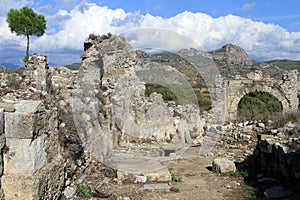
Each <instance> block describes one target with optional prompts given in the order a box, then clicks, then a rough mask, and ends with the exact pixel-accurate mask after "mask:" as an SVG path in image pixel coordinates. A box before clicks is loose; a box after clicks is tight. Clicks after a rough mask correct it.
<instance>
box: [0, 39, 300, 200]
mask: <svg viewBox="0 0 300 200" xmlns="http://www.w3.org/2000/svg"><path fill="white" fill-rule="evenodd" d="M230 47H231V46H228V47H227V48H230ZM191 51H194V50H191ZM239 52H240V53H241V54H242V53H243V52H242V51H239ZM194 53H195V52H194ZM213 54H214V56H215V57H217V58H219V57H220V56H221V55H219V53H218V52H217V51H216V52H213ZM181 55H182V56H183V57H184V56H186V57H185V58H186V59H187V60H189V59H192V57H193V56H194V55H197V54H193V53H191V52H187V51H183V52H182V54H181ZM188 56H190V57H188ZM191 56H192V57H191ZM81 58H82V64H81V67H80V69H79V70H70V69H68V68H65V67H49V66H48V63H47V56H45V55H38V54H34V55H32V56H31V57H30V58H29V61H28V63H27V64H26V66H25V69H24V72H22V74H20V75H17V74H16V75H15V77H14V79H15V80H16V81H18V87H15V88H14V89H13V90H10V88H9V87H10V86H9V85H8V84H7V82H8V81H7V79H8V75H7V74H5V72H2V74H1V80H0V81H1V102H0V147H1V149H2V157H1V159H0V161H1V162H0V169H1V172H2V176H1V190H0V191H1V199H4V198H5V199H60V198H61V197H62V196H63V195H64V197H66V198H72V197H73V196H74V195H75V189H74V188H75V187H76V184H77V183H82V182H83V180H82V179H83V178H82V174H83V173H85V172H86V171H88V170H90V167H91V166H94V165H97V163H101V165H102V164H103V165H105V166H106V167H107V169H109V170H111V171H110V173H111V174H113V175H111V177H113V178H115V179H116V180H117V184H119V185H120V184H122V182H126V181H127V182H133V183H148V182H169V181H171V178H172V177H171V174H170V172H169V170H168V168H167V166H166V163H169V162H173V161H174V160H176V159H178V158H180V156H181V155H182V154H183V153H184V152H185V150H186V149H187V148H188V147H190V146H200V145H201V146H202V147H203V148H202V150H204V151H203V152H202V154H201V152H200V154H201V155H202V156H203V155H205V156H207V155H210V154H212V153H211V152H210V151H206V150H207V149H210V148H213V147H214V146H215V145H216V144H217V143H218V139H219V137H220V136H221V135H222V134H224V135H226V134H225V132H226V131H227V130H229V129H228V125H226V126H223V125H224V124H223V123H224V122H225V120H228V121H230V120H234V119H236V112H237V105H238V102H239V101H240V99H241V98H242V97H243V96H244V95H246V94H247V93H249V92H251V91H265V92H269V93H271V94H272V95H274V96H275V97H277V98H278V100H280V101H281V103H282V105H283V112H284V113H289V112H292V111H295V110H297V108H298V99H297V95H296V94H297V89H296V86H295V85H296V84H297V72H296V71H292V72H287V73H285V74H284V75H283V78H282V80H280V81H275V80H273V79H271V78H266V77H263V76H262V75H261V74H260V73H259V72H255V73H250V74H249V76H248V77H247V78H243V79H235V80H227V79H224V78H223V77H221V76H219V75H216V76H215V77H214V79H213V80H214V81H215V82H214V83H213V84H211V85H209V87H210V88H209V89H211V94H212V95H214V98H212V100H213V101H214V102H213V108H212V110H211V113H209V114H207V115H208V116H210V118H213V119H211V120H210V121H209V120H206V119H203V116H201V113H200V110H199V108H198V106H197V104H195V103H194V102H195V101H194V100H193V98H194V97H193V95H192V96H190V97H189V98H187V99H182V104H176V103H175V102H166V101H164V100H163V98H162V95H161V94H158V93H152V94H151V95H150V96H146V95H145V89H146V86H145V84H146V83H147V82H152V83H159V84H162V85H165V86H169V88H170V89H171V90H172V91H173V92H174V93H175V94H179V93H180V92H181V91H182V89H184V91H189V89H190V88H189V87H188V84H187V82H186V80H185V78H184V77H182V76H181V74H180V73H179V72H178V71H177V70H176V69H174V68H172V67H170V66H168V65H161V64H157V63H155V62H151V61H148V60H145V59H144V58H143V56H140V52H139V51H136V50H134V49H133V48H132V46H130V45H129V44H128V43H127V42H126V41H125V39H124V38H122V37H118V36H113V35H106V36H95V35H91V36H90V37H89V38H87V39H86V40H85V42H84V53H83V54H82V55H81ZM226 62H239V63H244V64H247V65H248V64H251V63H249V62H250V61H248V60H240V59H239V58H234V59H233V60H228V61H226ZM185 84H186V85H185ZM171 85H172V86H171ZM182 85H183V86H184V87H183V86H182ZM186 86H187V87H186ZM194 96H195V95H194ZM178 98H179V100H180V96H178ZM217 123H220V124H217ZM251 128H252V127H251ZM244 129H245V130H248V129H247V127H243V130H244ZM239 134H241V132H240V133H239ZM226 137H228V138H229V137H231V136H228V135H226ZM233 137H234V138H246V139H245V140H246V141H247V140H248V141H250V139H249V138H251V137H250V136H248V135H247V134H244V135H238V136H233ZM228 141H229V140H228ZM207 144H208V146H205V145H207ZM268 145H273V143H272V144H268ZM274 145H275V146H274V147H272V148H273V149H283V150H284V148H283V147H281V146H280V145H277V144H274ZM266 148H267V152H265V151H266V149H263V148H258V149H259V151H257V152H258V153H257V154H259V157H263V156H264V153H271V152H268V151H269V147H268V146H267V147H266ZM210 150H211V149H210ZM272 152H273V150H272ZM274 154H276V155H277V153H274ZM279 157H280V159H281V157H282V156H281V154H280V156H279ZM220 160H221V161H222V159H220ZM282 162H289V161H288V160H287V159H285V160H283V161H282ZM95 163H96V164H95ZM230 163H231V164H232V163H233V162H230ZM233 164H234V163H233ZM262 165H264V163H262ZM97 166H100V164H99V165H97ZM230 167H231V169H234V170H235V166H234V165H231V166H230ZM220 169H221V168H220ZM234 170H233V171H234ZM278 170H279V171H280V170H281V169H278ZM100 171H101V170H95V169H94V171H93V173H95V174H97V173H98V172H99V173H100ZM101 172H102V171H101ZM106 172H107V171H106ZM292 172H293V174H294V175H295V176H296V178H297V177H299V171H298V168H297V169H296V171H292ZM289 173H290V172H289ZM80 181H81V182H80Z"/></svg>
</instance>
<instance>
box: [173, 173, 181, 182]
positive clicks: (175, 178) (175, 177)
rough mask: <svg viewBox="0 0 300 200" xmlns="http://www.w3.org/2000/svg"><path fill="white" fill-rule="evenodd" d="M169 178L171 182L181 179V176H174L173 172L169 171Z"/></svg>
mask: <svg viewBox="0 0 300 200" xmlns="http://www.w3.org/2000/svg"><path fill="white" fill-rule="evenodd" d="M171 180H172V182H180V181H181V180H182V178H181V177H178V176H175V174H174V173H171Z"/></svg>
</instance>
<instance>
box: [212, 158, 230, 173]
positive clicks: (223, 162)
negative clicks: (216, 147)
mask: <svg viewBox="0 0 300 200" xmlns="http://www.w3.org/2000/svg"><path fill="white" fill-rule="evenodd" d="M212 169H213V171H215V172H217V173H220V174H224V173H229V172H235V171H236V167H235V164H234V162H233V161H231V160H228V159H227V158H216V159H214V160H213V163H212Z"/></svg>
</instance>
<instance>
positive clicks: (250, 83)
mask: <svg viewBox="0 0 300 200" xmlns="http://www.w3.org/2000/svg"><path fill="white" fill-rule="evenodd" d="M297 74H298V72H297V71H296V70H293V71H290V72H288V73H285V74H283V76H282V79H281V80H275V79H272V78H270V77H265V76H263V75H262V73H261V72H254V73H250V74H249V75H248V76H247V79H246V78H244V79H234V80H228V82H227V85H226V87H227V88H226V89H227V111H228V112H227V114H228V115H227V120H229V121H231V120H236V119H237V109H238V104H239V102H240V100H241V99H242V98H243V97H244V96H245V95H247V94H249V93H250V92H266V93H269V94H271V95H273V96H274V97H275V98H277V99H278V101H280V102H281V105H282V112H283V113H290V112H294V111H296V110H297V109H298V98H297Z"/></svg>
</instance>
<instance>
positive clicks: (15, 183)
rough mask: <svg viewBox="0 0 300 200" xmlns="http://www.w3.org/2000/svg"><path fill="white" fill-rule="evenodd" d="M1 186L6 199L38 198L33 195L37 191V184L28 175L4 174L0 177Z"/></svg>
mask: <svg viewBox="0 0 300 200" xmlns="http://www.w3.org/2000/svg"><path fill="white" fill-rule="evenodd" d="M1 187H2V189H3V191H4V194H5V199H6V200H23V199H27V200H30V199H39V198H38V197H37V196H35V194H37V192H38V188H37V185H36V184H34V179H33V177H31V176H29V175H27V176H25V175H15V174H10V175H4V176H2V178H1Z"/></svg>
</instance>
